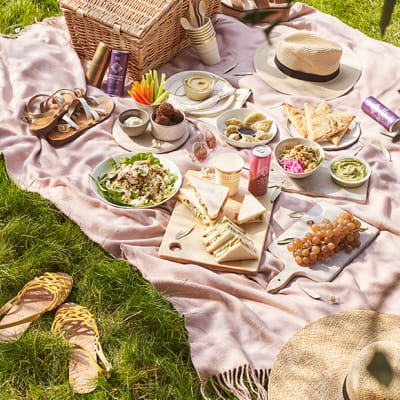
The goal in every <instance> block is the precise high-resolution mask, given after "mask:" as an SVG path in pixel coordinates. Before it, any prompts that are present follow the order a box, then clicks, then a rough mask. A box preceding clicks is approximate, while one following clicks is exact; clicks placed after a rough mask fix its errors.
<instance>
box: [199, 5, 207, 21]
mask: <svg viewBox="0 0 400 400" xmlns="http://www.w3.org/2000/svg"><path fill="white" fill-rule="evenodd" d="M199 14H200V18H201V25H204V24H205V23H206V16H207V4H206V2H205V1H204V0H200V3H199Z"/></svg>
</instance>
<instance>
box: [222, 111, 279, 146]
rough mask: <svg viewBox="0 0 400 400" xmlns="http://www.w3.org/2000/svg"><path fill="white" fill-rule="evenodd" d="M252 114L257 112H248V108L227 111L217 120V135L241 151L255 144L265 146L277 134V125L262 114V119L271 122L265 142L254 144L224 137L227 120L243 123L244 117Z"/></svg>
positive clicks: (259, 141)
mask: <svg viewBox="0 0 400 400" xmlns="http://www.w3.org/2000/svg"><path fill="white" fill-rule="evenodd" d="M253 112H257V110H250V109H249V108H237V109H235V110H229V111H225V112H224V113H223V114H221V115H220V116H219V117H218V119H217V122H216V124H217V129H218V133H219V135H220V137H221V138H222V139H223V140H225V141H226V142H227V143H229V144H230V145H232V146H235V147H239V148H242V149H250V148H252V147H253V146H254V145H255V144H267V143H269V142H270V141H271V140H272V139H273V138H274V137H275V135H276V134H277V132H278V125H277V124H276V122H275V121H274V120H273V119H272V118H271V117H270V116H269V115H268V114H265V113H264V112H263V114H264V119H271V120H272V125H271V128H270V130H269V132H270V133H271V136H270V137H269V138H268V139H266V140H258V141H255V142H241V141H238V140H233V139H230V138H229V137H226V136H225V135H224V130H225V128H226V125H225V121H226V120H227V119H229V118H237V119H239V120H241V121H243V120H244V119H245V118H246V117H248V116H249V115H250V114H251V113H253Z"/></svg>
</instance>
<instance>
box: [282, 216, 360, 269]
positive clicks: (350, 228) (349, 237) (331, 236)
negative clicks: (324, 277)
mask: <svg viewBox="0 0 400 400" xmlns="http://www.w3.org/2000/svg"><path fill="white" fill-rule="evenodd" d="M361 230H363V229H362V228H361V222H360V221H359V220H358V219H357V218H355V217H354V215H353V214H352V213H349V212H343V213H341V214H340V215H338V216H337V217H336V218H335V219H333V220H332V221H331V220H329V219H328V218H325V219H323V220H322V221H321V222H320V223H319V224H315V223H313V224H312V225H311V232H307V233H306V234H305V235H304V237H302V238H296V239H294V240H293V241H292V242H290V243H289V244H288V246H287V249H288V250H289V251H290V252H291V253H292V254H293V257H294V259H295V261H296V263H297V264H298V265H302V266H307V265H313V264H315V263H316V262H317V261H320V260H323V259H327V258H329V257H332V256H333V255H334V254H335V253H337V252H339V251H345V252H346V253H350V252H351V251H353V249H355V248H358V247H360V245H361V242H360V231H361Z"/></svg>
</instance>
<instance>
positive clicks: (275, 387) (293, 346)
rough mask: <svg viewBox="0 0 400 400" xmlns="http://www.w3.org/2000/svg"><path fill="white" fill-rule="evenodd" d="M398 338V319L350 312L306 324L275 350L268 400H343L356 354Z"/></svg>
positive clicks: (361, 311) (399, 320) (363, 311)
mask: <svg viewBox="0 0 400 400" xmlns="http://www.w3.org/2000/svg"><path fill="white" fill-rule="evenodd" d="M399 338H400V316H399V315H393V314H386V313H379V312H376V311H367V310H356V311H344V312H339V313H336V314H332V315H330V316H327V317H324V318H321V319H319V320H317V321H315V322H312V323H310V324H308V325H307V326H306V327H304V328H303V329H301V330H300V331H298V332H297V333H296V334H295V335H294V336H293V337H292V338H291V339H290V340H289V341H288V342H287V343H286V344H285V345H284V346H283V347H282V348H281V350H280V352H279V354H278V357H277V359H276V361H275V363H274V365H273V366H272V371H271V375H270V379H269V384H268V399H269V400H288V399H290V400H305V399H307V400H323V399H329V400H343V398H344V397H343V383H344V381H345V379H346V376H347V373H348V369H349V365H350V363H351V361H352V359H353V358H354V357H355V356H356V355H357V354H358V353H359V352H360V350H361V349H363V348H364V347H365V346H366V345H368V344H370V343H372V342H376V341H380V340H394V341H396V342H398V341H399Z"/></svg>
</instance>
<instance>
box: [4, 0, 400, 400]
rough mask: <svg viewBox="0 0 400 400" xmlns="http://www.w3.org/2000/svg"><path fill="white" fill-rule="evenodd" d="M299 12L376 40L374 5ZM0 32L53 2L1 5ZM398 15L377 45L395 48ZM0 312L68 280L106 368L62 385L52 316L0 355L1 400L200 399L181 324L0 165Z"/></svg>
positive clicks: (64, 366)
mask: <svg viewBox="0 0 400 400" xmlns="http://www.w3.org/2000/svg"><path fill="white" fill-rule="evenodd" d="M307 3H308V4H310V5H312V6H314V7H316V8H318V9H319V10H321V11H323V12H326V13H329V14H332V15H335V16H337V17H338V18H339V19H341V20H343V21H344V22H346V23H347V24H349V25H351V26H353V27H354V28H356V29H359V30H361V31H363V32H364V33H366V34H367V35H369V36H371V37H374V38H377V39H382V38H381V36H380V31H379V18H380V14H381V8H382V4H383V0H382V1H371V0H365V1H362V2H360V1H355V0H340V1H331V0H309V1H307ZM0 5H1V9H2V12H1V15H0V31H1V32H2V33H7V34H13V33H16V32H18V31H19V29H20V28H22V27H24V26H26V25H29V24H31V23H34V22H37V21H41V20H42V19H43V18H45V17H49V16H59V15H61V12H60V9H59V7H58V4H57V2H56V1H55V0H36V1H29V0H15V1H14V0H2V1H0ZM399 20H400V18H399V10H398V7H397V8H396V9H395V13H394V16H393V21H392V23H391V25H390V26H389V28H388V30H387V32H386V35H385V36H384V38H383V40H385V41H388V42H390V43H393V44H395V45H399V44H400V39H399V32H400V29H399V23H398V21H399ZM0 217H1V218H0V264H1V269H0V288H1V290H0V305H2V304H4V303H5V302H7V301H8V300H9V299H10V298H12V297H13V296H14V295H15V294H16V293H17V292H18V290H19V289H20V288H21V287H22V286H23V285H24V284H25V283H26V282H27V281H29V280H30V279H32V278H33V277H35V276H37V275H41V274H42V273H44V272H46V271H63V272H67V273H69V274H71V275H72V276H73V278H74V282H75V283H74V288H73V291H72V294H71V296H70V298H69V300H70V301H74V302H76V303H79V304H81V305H85V306H87V307H88V308H89V309H90V311H91V312H92V313H93V314H94V315H95V317H96V320H97V322H98V325H99V328H100V333H101V343H102V346H103V349H104V352H105V354H106V356H107V357H108V358H109V360H110V361H111V363H112V364H113V366H114V371H113V374H112V377H111V379H110V380H108V381H106V380H105V379H103V378H100V381H99V385H98V389H97V390H96V391H95V392H94V393H92V394H90V395H87V396H83V397H82V396H78V395H75V394H73V393H72V391H71V390H70V388H69V384H68V354H69V348H68V347H67V346H66V345H65V343H64V342H63V341H62V340H60V339H58V338H55V337H53V335H52V334H51V333H50V326H51V323H52V320H53V317H54V313H48V314H46V315H44V316H43V317H41V318H40V319H39V320H38V321H35V322H33V323H32V325H31V327H30V329H29V330H28V331H27V332H26V333H25V334H24V335H23V337H22V338H21V339H20V340H18V341H17V342H13V343H7V344H1V345H0V386H1V394H0V399H1V400H8V399H12V400H20V399H21V400H22V399H52V400H58V399H60V400H61V399H62V400H68V399H78V398H79V399H81V398H85V399H98V400H100V399H102V400H103V399H118V400H125V399H126V400H127V399H147V400H149V399H160V400H161V399H162V400H168V399H171V400H179V399H182V400H190V399H201V396H200V391H199V382H198V378H197V375H196V372H195V370H194V368H193V366H192V364H191V359H190V353H189V345H188V341H187V334H186V330H185V327H184V323H183V320H182V319H181V318H180V317H179V315H178V314H177V313H176V312H175V310H173V308H172V307H171V305H170V303H169V302H168V300H167V299H165V298H164V297H163V296H161V295H160V294H159V293H158V292H156V291H155V290H154V289H153V288H152V286H151V285H150V284H149V283H148V282H147V281H145V280H144V279H143V278H142V276H141V275H140V274H139V273H138V272H137V271H135V270H134V269H133V268H132V266H131V265H128V264H127V263H125V262H123V261H120V260H115V259H114V258H112V257H111V256H109V255H108V254H106V253H105V252H104V251H103V250H102V249H101V248H100V247H99V246H97V245H96V244H94V243H93V242H91V241H90V240H89V239H88V238H87V237H86V236H85V235H84V234H83V233H82V232H81V231H80V229H79V227H78V226H76V225H75V224H74V223H72V222H71V221H70V220H69V219H68V218H67V217H66V216H65V215H63V214H62V213H60V212H59V211H58V210H57V208H56V207H55V206H54V205H53V204H51V203H50V202H49V201H47V200H45V199H43V198H41V197H40V196H38V195H37V194H34V193H28V192H25V191H22V190H20V189H19V188H18V187H17V186H16V185H15V184H14V183H13V182H12V181H11V180H10V178H9V176H8V175H7V171H6V168H5V164H4V160H3V159H1V160H0Z"/></svg>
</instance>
